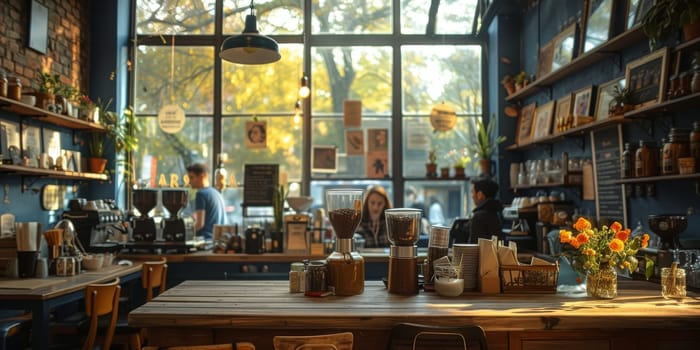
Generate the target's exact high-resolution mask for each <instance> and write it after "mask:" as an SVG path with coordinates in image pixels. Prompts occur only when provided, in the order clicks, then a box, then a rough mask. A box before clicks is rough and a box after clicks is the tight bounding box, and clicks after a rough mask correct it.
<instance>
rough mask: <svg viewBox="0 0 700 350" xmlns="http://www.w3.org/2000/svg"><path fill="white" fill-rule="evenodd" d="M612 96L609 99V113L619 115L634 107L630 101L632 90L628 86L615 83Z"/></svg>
mask: <svg viewBox="0 0 700 350" xmlns="http://www.w3.org/2000/svg"><path fill="white" fill-rule="evenodd" d="M612 97H613V99H612V101H610V106H609V110H608V113H609V114H611V115H613V116H621V115H624V114H625V113H627V112H629V111H631V110H633V109H634V104H633V103H632V92H631V91H630V90H629V89H628V88H623V87H620V85H615V87H614V88H613V93H612Z"/></svg>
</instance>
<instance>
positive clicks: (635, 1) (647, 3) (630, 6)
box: [625, 0, 654, 30]
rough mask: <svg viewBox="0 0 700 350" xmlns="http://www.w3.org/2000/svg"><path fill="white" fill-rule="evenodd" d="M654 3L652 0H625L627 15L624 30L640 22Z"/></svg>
mask: <svg viewBox="0 0 700 350" xmlns="http://www.w3.org/2000/svg"><path fill="white" fill-rule="evenodd" d="M653 4H654V0H627V16H626V21H625V30H629V29H631V28H634V27H635V26H637V25H638V24H640V23H642V19H643V18H644V16H645V15H646V14H647V12H648V11H649V8H651V5H653Z"/></svg>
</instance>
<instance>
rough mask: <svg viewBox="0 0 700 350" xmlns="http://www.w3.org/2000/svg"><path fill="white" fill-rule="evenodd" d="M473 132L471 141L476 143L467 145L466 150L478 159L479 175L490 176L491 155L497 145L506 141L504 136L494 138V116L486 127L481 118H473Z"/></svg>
mask: <svg viewBox="0 0 700 350" xmlns="http://www.w3.org/2000/svg"><path fill="white" fill-rule="evenodd" d="M473 130H475V131H476V135H474V137H473V140H475V141H476V142H475V143H473V144H468V145H467V146H466V148H467V150H469V151H470V152H472V153H473V154H474V155H476V156H477V157H479V165H480V166H481V175H486V176H488V175H490V174H491V169H490V166H491V157H492V156H493V153H494V152H495V151H496V149H498V145H499V144H500V143H502V142H503V141H505V140H506V137H505V136H502V135H501V136H496V115H495V114H493V115H491V118H490V119H489V122H488V124H487V125H484V122H483V121H481V118H478V117H477V118H475V127H474V128H473Z"/></svg>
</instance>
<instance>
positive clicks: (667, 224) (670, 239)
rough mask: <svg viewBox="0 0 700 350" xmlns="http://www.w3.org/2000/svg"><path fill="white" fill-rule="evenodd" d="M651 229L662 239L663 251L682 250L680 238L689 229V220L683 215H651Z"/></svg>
mask: <svg viewBox="0 0 700 350" xmlns="http://www.w3.org/2000/svg"><path fill="white" fill-rule="evenodd" d="M649 228H650V229H651V231H652V232H654V233H656V234H657V235H659V237H661V248H662V249H673V250H676V249H679V248H681V244H680V241H679V239H678V236H680V235H681V233H683V231H685V229H686V228H688V218H687V217H686V216H685V215H683V214H663V215H649Z"/></svg>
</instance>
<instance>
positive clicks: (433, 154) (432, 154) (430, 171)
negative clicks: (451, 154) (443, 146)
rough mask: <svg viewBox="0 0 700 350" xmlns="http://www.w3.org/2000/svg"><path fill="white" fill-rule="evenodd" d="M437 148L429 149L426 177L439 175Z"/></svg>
mask: <svg viewBox="0 0 700 350" xmlns="http://www.w3.org/2000/svg"><path fill="white" fill-rule="evenodd" d="M436 161H437V150H434V149H431V150H430V151H428V162H427V163H425V177H427V178H436V177H437V163H436Z"/></svg>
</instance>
